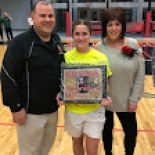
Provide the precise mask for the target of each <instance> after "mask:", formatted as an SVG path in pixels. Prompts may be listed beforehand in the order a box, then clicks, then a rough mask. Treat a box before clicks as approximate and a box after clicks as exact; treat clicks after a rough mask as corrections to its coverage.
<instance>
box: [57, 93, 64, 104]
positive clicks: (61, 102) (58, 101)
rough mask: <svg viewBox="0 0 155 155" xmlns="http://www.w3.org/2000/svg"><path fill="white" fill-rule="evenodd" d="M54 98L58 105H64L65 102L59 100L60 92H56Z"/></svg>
mask: <svg viewBox="0 0 155 155" xmlns="http://www.w3.org/2000/svg"><path fill="white" fill-rule="evenodd" d="M56 100H57V103H58V105H64V104H65V102H64V101H61V100H60V93H58V94H57V96H56Z"/></svg>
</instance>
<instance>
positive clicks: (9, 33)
mask: <svg viewBox="0 0 155 155" xmlns="http://www.w3.org/2000/svg"><path fill="white" fill-rule="evenodd" d="M5 31H6V36H7V39H8V40H9V41H10V40H11V39H13V34H12V29H11V28H6V29H5Z"/></svg>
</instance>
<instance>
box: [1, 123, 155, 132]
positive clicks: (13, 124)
mask: <svg viewBox="0 0 155 155" xmlns="http://www.w3.org/2000/svg"><path fill="white" fill-rule="evenodd" d="M0 126H16V124H15V123H0ZM58 128H64V126H63V125H58ZM113 131H114V132H122V131H123V129H118V128H114V129H113ZM137 131H138V132H150V133H155V130H140V129H139V130H137Z"/></svg>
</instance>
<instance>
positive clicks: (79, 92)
mask: <svg viewBox="0 0 155 155" xmlns="http://www.w3.org/2000/svg"><path fill="white" fill-rule="evenodd" d="M106 97H107V94H106V65H98V66H95V65H62V66H61V93H60V99H61V100H63V101H64V102H65V103H82V104H83V103H86V104H89V103H93V104H95V103H101V100H102V98H106Z"/></svg>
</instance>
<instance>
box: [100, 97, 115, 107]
mask: <svg viewBox="0 0 155 155" xmlns="http://www.w3.org/2000/svg"><path fill="white" fill-rule="evenodd" d="M111 102H112V100H111V98H110V97H108V96H107V98H103V99H102V101H101V105H103V106H107V105H109V104H110V103H111Z"/></svg>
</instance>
